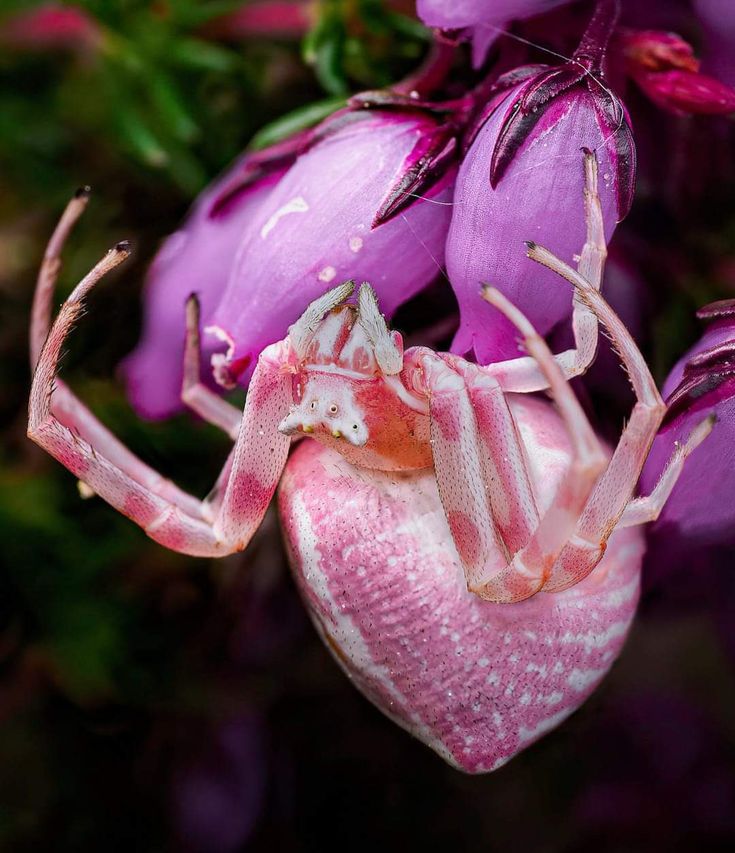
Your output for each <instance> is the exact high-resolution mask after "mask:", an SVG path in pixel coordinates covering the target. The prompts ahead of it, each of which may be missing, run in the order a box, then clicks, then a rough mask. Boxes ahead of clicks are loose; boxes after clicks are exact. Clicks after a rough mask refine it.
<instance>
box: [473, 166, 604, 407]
mask: <svg viewBox="0 0 735 853" xmlns="http://www.w3.org/2000/svg"><path fill="white" fill-rule="evenodd" d="M584 176H585V187H584V210H585V222H586V226H587V234H586V237H585V243H584V246H583V247H582V251H581V253H580V256H579V262H578V263H577V269H576V271H572V272H574V274H575V276H576V277H577V278H578V279H579V280H581V281H584V282H585V284H586V286H587V287H589V288H593V289H594V290H600V287H601V286H602V277H603V273H604V269H605V259H606V258H607V245H606V243H605V228H604V222H603V218H602V207H601V205H600V197H599V195H598V193H597V159H596V158H595V155H594V153H593V152H592V151H588V150H585V152H584ZM526 245H527V254H528V257H529V258H530V259H531V260H533V261H536V262H537V263H539V264H542V265H543V266H545V267H548V268H549V269H551V270H552V271H554V272H556V273H558V274H560V275H562V276H563V277H565V278H567V277H568V274H567V273H568V271H569V270H570V267H568V266H567V264H565V263H564V262H563V261H560V260H559V259H558V258H557V257H556V256H555V255H553V254H552V253H551V252H549V251H548V250H547V249H543V248H541V247H540V246H537V245H536V244H535V243H527V244H526ZM572 332H573V335H574V348H573V349H569V350H566V351H565V352H562V353H557V354H556V355H555V356H554V359H555V361H556V363H557V364H558V365H559V367H560V368H561V370H562V373H563V374H564V376H565V378H567V379H572V378H573V377H575V376H580V375H582V374H583V373H585V372H586V371H587V369H588V368H589V366H590V365H591V364H592V362H593V361H594V359H595V355H596V353H597V338H598V328H597V317H596V316H595V314H594V312H592V311H590V309H589V308H588V307H587V305H586V304H585V302H584V300H583V299H581V298H580V296H579V294H578V293H577V291H576V290H575V293H574V298H573V307H572ZM483 370H484V371H486V372H487V373H488V374H490V375H491V376H493V377H495V379H497V381H498V382H499V383H500V386H501V388H502V389H503V390H504V391H508V392H511V391H512V392H518V393H529V392H531V391H544V390H546V389H547V388H548V387H549V385H548V382H547V379H546V377H545V375H544V373H543V371H542V370H541V369H540V367H539V364H538V362H537V361H536V360H535V359H534V358H531V357H530V356H523V357H521V358H514V359H511V360H510V361H501V362H497V363H496V364H490V365H487V366H485V367H483Z"/></svg>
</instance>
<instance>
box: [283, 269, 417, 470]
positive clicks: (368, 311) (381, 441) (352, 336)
mask: <svg viewBox="0 0 735 853" xmlns="http://www.w3.org/2000/svg"><path fill="white" fill-rule="evenodd" d="M352 288H353V285H352V283H351V282H347V283H346V284H345V285H342V286H341V287H340V288H336V289H335V290H334V291H330V293H329V294H326V296H327V297H330V299H329V301H328V302H327V303H326V304H327V305H329V304H330V303H332V302H333V301H335V300H337V299H346V298H348V297H349V296H350V295H351V293H352ZM315 307H317V308H318V310H316V311H314V317H315V318H318V319H314V320H313V321H312V319H311V316H309V317H304V318H302V319H301V320H300V321H299V322H298V323H297V324H295V326H292V327H291V329H290V330H289V342H290V346H291V350H292V358H291V359H290V360H289V369H290V370H292V371H293V372H294V381H293V398H294V403H293V405H292V406H291V409H290V411H289V413H288V415H287V416H286V417H285V418H284V419H283V420H282V421H281V423H280V424H279V427H278V428H279V430H280V431H281V432H282V433H283V434H284V435H295V434H298V433H299V432H301V433H304V434H306V435H312V436H313V437H314V438H316V439H317V440H318V441H320V442H322V443H323V444H325V445H327V446H330V447H333V448H335V449H337V450H339V452H340V453H342V454H343V455H344V456H345V458H347V459H349V460H350V461H351V462H353V463H355V464H357V465H361V466H362V467H366V468H374V469H378V470H403V469H414V468H425V467H427V466H430V465H431V453H430V452H429V450H428V440H429V425H428V424H429V422H428V407H427V406H426V403H425V402H424V401H423V400H422V399H421V398H419V397H417V396H415V395H414V394H412V393H411V392H410V391H409V390H408V389H407V388H406V387H405V385H404V384H403V382H402V381H401V378H400V373H401V371H402V370H403V342H402V340H401V336H400V334H399V333H398V332H391V331H389V330H388V328H387V326H386V323H385V320H384V319H383V317H382V316H381V315H380V312H379V310H378V303H377V300H376V298H375V294H374V293H373V290H372V288H371V287H370V285H369V284H367V283H363V284H362V285H361V287H360V291H359V296H358V303H357V305H356V306H353V305H345V304H340V305H337V306H336V307H333V308H331V309H329V310H328V311H327V314H326V315H322V311H323V310H324V305H320V306H315Z"/></svg>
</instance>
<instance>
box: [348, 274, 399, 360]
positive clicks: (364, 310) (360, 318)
mask: <svg viewBox="0 0 735 853" xmlns="http://www.w3.org/2000/svg"><path fill="white" fill-rule="evenodd" d="M357 322H358V323H359V324H360V325H361V326H362V328H363V329H364V330H365V334H366V335H367V336H368V340H369V341H370V343H371V344H372V345H373V349H374V351H375V359H376V361H377V362H378V366H379V367H380V369H381V370H382V371H383V373H385V374H387V375H388V376H395V375H396V374H397V373H400V372H401V369H402V368H403V354H402V353H401V351H400V349H399V348H398V347H397V346H396V344H395V341H394V340H393V337H392V336H391V333H390V330H389V329H388V324H387V323H386V322H385V317H383V315H382V314H381V313H380V308H379V307H378V298H377V296H376V295H375V291H374V290H373V289H372V287H370V285H369V284H368V283H367V282H366V281H364V282H363V283H362V284H361V285H360V296H359V304H358V314H357Z"/></svg>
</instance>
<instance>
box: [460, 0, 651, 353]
mask: <svg viewBox="0 0 735 853" xmlns="http://www.w3.org/2000/svg"><path fill="white" fill-rule="evenodd" d="M602 5H604V4H601V6H602ZM607 11H609V10H607ZM613 23H614V15H611V16H609V17H607V18H606V19H604V21H603V20H601V19H600V16H599V15H596V16H595V18H593V21H592V22H591V24H590V28H589V29H588V32H587V34H586V35H585V37H584V38H583V40H582V43H581V45H580V47H579V48H578V50H577V52H576V53H575V55H574V58H573V60H572V61H571V62H569V63H567V64H566V65H562V66H560V67H558V68H552V69H549V70H542V71H535V72H534V73H532V74H531V76H530V77H528V78H527V79H525V80H521V82H516V83H515V85H513V87H512V88H511V89H510V91H509V92H508V93H507V94H506V95H505V96H504V97H503V95H502V94H501V95H500V96H498V98H497V99H496V101H495V102H494V103H492V104H491V105H490V109H489V110H488V112H489V117H487V118H486V119H484V123H480V129H479V131H477V132H476V135H475V137H474V139H473V140H472V141H471V144H470V147H469V150H468V152H467V155H466V157H465V160H464V162H463V164H462V167H461V169H460V172H459V176H458V178H457V189H456V192H455V204H454V209H453V210H454V212H453V216H452V224H451V228H450V232H449V238H448V240H447V250H446V251H447V270H448V273H449V278H450V280H451V282H452V286H453V287H454V291H455V293H456V295H457V299H458V301H459V305H460V312H461V324H460V328H459V331H458V333H457V336H456V338H455V340H454V343H453V346H452V349H453V350H454V351H455V352H457V353H467V352H469V351H471V350H474V353H475V356H476V357H477V359H478V361H480V362H482V363H488V362H490V361H495V360H500V359H506V358H513V357H515V356H517V355H518V345H517V340H516V339H517V334H516V332H515V330H514V329H513V327H512V326H511V325H510V323H508V322H507V321H506V320H504V319H501V318H498V315H497V312H494V311H493V310H492V309H491V308H490V306H489V305H486V304H483V303H482V302H478V298H477V297H478V291H479V289H480V286H481V285H482V284H483V283H489V284H492V285H493V286H495V287H497V288H499V289H500V290H502V291H503V292H504V293H505V295H506V296H508V298H510V300H511V301H512V302H514V303H515V304H516V305H518V307H519V308H521V310H522V311H523V312H524V313H525V314H526V315H527V316H528V317H529V319H530V320H531V321H532V322H533V324H534V326H535V327H536V328H537V329H538V330H539V332H541V334H546V333H548V332H549V331H550V330H551V329H552V327H553V326H554V325H555V324H556V323H558V322H559V321H560V320H563V319H564V318H565V317H567V316H568V315H569V314H570V313H571V308H572V292H571V288H567V287H564V286H560V283H559V281H558V277H557V276H556V275H555V274H554V273H552V272H550V271H549V270H546V269H543V268H540V267H539V266H538V265H537V264H534V263H533V262H531V261H530V260H528V259H527V258H526V256H525V252H524V241H527V240H533V241H538V242H539V243H542V244H543V245H544V246H546V247H547V248H548V249H550V250H551V251H552V252H553V253H554V254H555V255H557V256H558V257H559V258H561V259H562V260H564V261H566V262H567V263H570V264H574V258H575V256H576V255H578V254H579V252H580V251H581V249H582V246H583V244H584V241H585V216H584V205H583V192H584V157H583V154H582V150H583V149H588V150H591V151H593V152H594V153H595V155H596V158H597V162H598V169H599V196H600V202H601V205H602V214H603V219H604V226H605V236H606V238H607V239H609V238H610V236H611V234H612V232H613V229H614V227H615V223H616V221H618V220H620V219H622V218H623V217H624V216H625V215H626V213H627V212H628V209H629V208H630V204H631V202H632V195H633V187H634V180H635V147H634V144H633V138H632V134H631V130H630V127H629V125H628V121H627V117H626V113H625V110H624V109H623V106H622V105H621V103H620V102H619V101H618V100H617V98H616V97H615V96H614V95H613V94H612V92H611V91H610V89H609V88H608V87H607V85H606V84H605V83H604V78H602V76H601V70H600V65H601V61H602V57H603V55H604V50H605V46H606V44H607V39H608V37H609V32H610V30H611V28H612V25H613ZM514 73H515V75H516V76H515V78H514V79H517V78H518V76H520V75H519V72H514ZM498 101H500V103H498Z"/></svg>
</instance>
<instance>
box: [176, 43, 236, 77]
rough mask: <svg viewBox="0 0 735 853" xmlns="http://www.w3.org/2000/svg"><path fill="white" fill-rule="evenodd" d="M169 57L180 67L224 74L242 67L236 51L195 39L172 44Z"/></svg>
mask: <svg viewBox="0 0 735 853" xmlns="http://www.w3.org/2000/svg"><path fill="white" fill-rule="evenodd" d="M169 56H170V58H171V60H172V62H175V63H178V64H179V65H183V66H186V67H188V68H195V69H199V70H201V71H216V72H219V73H222V74H227V73H231V72H233V71H236V70H237V69H238V68H239V67H240V66H241V65H242V60H241V58H240V56H239V55H238V54H237V53H235V51H232V50H228V49H227V48H224V47H219V46H218V45H214V44H212V43H211V42H206V41H202V40H201V39H195V38H182V39H177V40H176V41H174V42H172V43H171V49H170V53H169Z"/></svg>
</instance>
